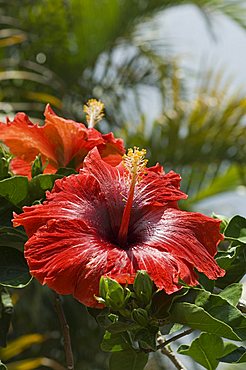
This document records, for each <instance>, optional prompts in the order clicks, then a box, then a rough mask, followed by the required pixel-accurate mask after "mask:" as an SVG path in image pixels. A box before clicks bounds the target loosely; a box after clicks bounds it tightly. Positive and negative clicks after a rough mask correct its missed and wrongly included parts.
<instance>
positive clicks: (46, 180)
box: [29, 174, 63, 201]
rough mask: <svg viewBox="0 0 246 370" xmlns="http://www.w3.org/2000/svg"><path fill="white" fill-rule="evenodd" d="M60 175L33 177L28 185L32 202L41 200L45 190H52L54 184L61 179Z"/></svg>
mask: <svg viewBox="0 0 246 370" xmlns="http://www.w3.org/2000/svg"><path fill="white" fill-rule="evenodd" d="M62 177H63V176H62V175H56V174H51V175H38V176H35V177H34V178H33V179H32V180H31V181H30V183H29V188H30V194H31V199H32V201H34V200H38V199H43V198H44V197H45V192H46V191H47V190H52V188H53V186H54V182H55V180H57V179H60V178H62Z"/></svg>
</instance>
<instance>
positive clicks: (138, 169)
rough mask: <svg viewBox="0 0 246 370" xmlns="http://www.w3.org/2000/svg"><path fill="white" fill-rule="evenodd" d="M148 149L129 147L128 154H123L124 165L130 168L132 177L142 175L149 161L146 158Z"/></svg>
mask: <svg viewBox="0 0 246 370" xmlns="http://www.w3.org/2000/svg"><path fill="white" fill-rule="evenodd" d="M145 155H146V150H145V149H142V150H139V148H138V147H136V146H134V148H133V149H132V148H130V149H128V152H127V154H124V155H123V165H124V167H125V168H126V169H127V170H128V172H129V175H130V176H131V177H136V176H138V175H140V174H141V173H142V172H143V171H144V169H145V167H146V165H147V163H148V159H145Z"/></svg>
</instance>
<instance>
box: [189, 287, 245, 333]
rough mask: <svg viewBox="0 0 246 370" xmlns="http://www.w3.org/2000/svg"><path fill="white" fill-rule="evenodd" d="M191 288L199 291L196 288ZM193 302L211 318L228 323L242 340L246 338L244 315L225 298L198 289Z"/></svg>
mask: <svg viewBox="0 0 246 370" xmlns="http://www.w3.org/2000/svg"><path fill="white" fill-rule="evenodd" d="M193 290H194V291H197V292H199V289H197V288H194V289H193ZM195 304H196V305H198V306H200V307H202V308H203V309H205V311H207V312H208V313H209V314H210V315H211V316H212V317H213V318H216V319H217V320H220V321H221V322H223V323H225V324H227V325H229V326H230V327H231V328H232V329H233V331H234V332H235V333H236V334H237V335H238V336H239V337H240V338H241V339H242V340H244V339H246V317H245V316H244V315H242V313H241V311H239V310H238V309H237V308H236V307H234V306H233V305H231V304H230V303H229V302H228V301H227V300H226V299H224V298H223V297H221V296H220V295H215V294H210V293H209V292H207V291H202V290H200V292H199V293H198V295H197V297H196V299H195ZM221 336H223V335H221Z"/></svg>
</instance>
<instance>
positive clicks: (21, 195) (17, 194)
mask: <svg viewBox="0 0 246 370" xmlns="http://www.w3.org/2000/svg"><path fill="white" fill-rule="evenodd" d="M0 196H1V197H3V198H5V199H6V200H7V201H9V202H10V203H12V204H13V205H14V206H21V205H23V204H25V200H26V199H27V198H28V196H29V188H28V179H27V177H25V176H14V177H10V178H8V179H4V180H2V181H0Z"/></svg>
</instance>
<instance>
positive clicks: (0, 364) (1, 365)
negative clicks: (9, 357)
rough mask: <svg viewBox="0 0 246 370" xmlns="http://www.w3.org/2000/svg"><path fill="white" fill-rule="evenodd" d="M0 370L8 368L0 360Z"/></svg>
mask: <svg viewBox="0 0 246 370" xmlns="http://www.w3.org/2000/svg"><path fill="white" fill-rule="evenodd" d="M0 370H8V368H7V367H6V366H5V365H4V364H3V363H2V361H1V360H0Z"/></svg>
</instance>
